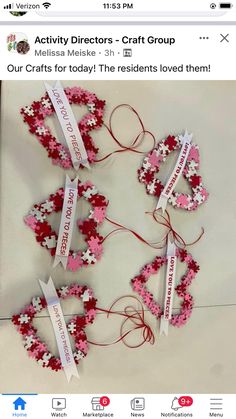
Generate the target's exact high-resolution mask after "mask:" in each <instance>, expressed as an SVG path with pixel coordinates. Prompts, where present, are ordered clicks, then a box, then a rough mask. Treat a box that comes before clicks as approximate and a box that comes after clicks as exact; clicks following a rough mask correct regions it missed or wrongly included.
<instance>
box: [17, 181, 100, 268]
mask: <svg viewBox="0 0 236 419" xmlns="http://www.w3.org/2000/svg"><path fill="white" fill-rule="evenodd" d="M82 197H83V198H85V199H86V201H87V202H89V203H90V204H91V206H92V209H91V210H90V213H89V215H88V217H87V218H85V219H83V220H78V222H77V224H78V228H79V230H80V232H81V233H82V234H83V235H84V236H85V241H86V243H87V245H88V247H87V249H86V250H84V251H80V250H79V251H73V250H70V252H69V256H68V263H67V269H69V270H70V271H73V272H75V271H77V270H78V269H80V268H81V267H82V266H88V265H91V264H95V263H96V262H97V261H98V260H99V259H100V258H101V256H102V250H103V246H102V243H103V237H102V236H101V235H100V234H99V233H98V231H97V228H98V226H99V225H100V224H102V222H103V220H104V218H105V216H106V209H107V205H108V202H107V200H106V198H105V197H104V196H103V195H100V194H99V193H98V191H97V189H96V187H95V186H94V185H93V184H92V183H91V182H89V181H88V182H85V183H81V182H80V181H78V198H77V199H78V200H79V199H80V198H82ZM63 200H64V188H60V189H58V191H56V193H55V194H52V195H50V196H49V197H48V199H46V201H44V202H41V203H40V204H36V205H34V206H33V208H32V209H31V210H30V211H29V214H28V215H27V216H26V217H25V218H24V221H25V223H26V224H27V225H28V226H29V227H30V228H31V229H32V230H33V231H34V232H35V236H36V240H37V242H39V243H40V245H41V246H43V247H45V248H46V249H48V250H49V252H50V253H51V255H52V256H54V255H55V253H56V247H57V239H58V235H57V233H56V232H55V231H53V229H52V227H51V225H50V224H49V223H48V221H47V220H46V219H47V216H48V215H49V214H52V213H53V212H56V213H57V212H60V211H61V210H62V207H63Z"/></svg>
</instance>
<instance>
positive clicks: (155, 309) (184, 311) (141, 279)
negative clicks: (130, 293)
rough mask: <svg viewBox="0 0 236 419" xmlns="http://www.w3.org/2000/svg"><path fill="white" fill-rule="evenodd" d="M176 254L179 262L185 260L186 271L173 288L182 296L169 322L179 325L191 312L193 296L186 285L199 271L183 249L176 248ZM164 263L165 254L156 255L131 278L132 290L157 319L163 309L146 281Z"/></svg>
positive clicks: (185, 320) (165, 262)
mask: <svg viewBox="0 0 236 419" xmlns="http://www.w3.org/2000/svg"><path fill="white" fill-rule="evenodd" d="M176 256H177V258H178V259H179V260H180V262H185V263H186V264H187V272H186V273H185V274H184V275H183V276H182V278H181V281H180V283H179V284H178V285H177V286H176V288H175V290H176V292H177V295H178V297H180V298H182V303H181V308H180V313H179V314H173V315H172V318H171V320H170V323H171V324H172V325H173V326H177V327H180V326H183V325H184V324H185V323H186V322H187V320H188V319H189V317H190V316H191V313H192V308H193V297H192V296H191V295H190V294H189V293H188V287H189V286H190V285H191V283H192V281H193V279H194V278H195V276H196V274H197V272H198V271H199V266H198V265H197V263H196V262H195V261H194V260H193V258H192V256H191V255H190V254H189V253H187V252H186V250H184V249H179V248H178V249H177V250H176ZM166 264H167V257H166V256H163V257H162V256H157V257H156V258H155V259H154V260H153V262H151V263H148V264H147V265H145V266H144V267H143V268H142V270H141V273H140V274H139V275H137V276H136V277H135V278H133V279H132V280H131V285H132V288H133V290H134V291H135V292H137V293H138V294H139V295H140V297H141V298H142V300H143V302H144V304H145V305H146V306H147V308H148V309H149V310H150V311H151V313H152V314H153V315H154V316H155V317H156V318H157V319H159V318H160V317H161V316H162V314H163V309H162V307H161V306H160V304H159V303H158V302H157V301H155V299H154V296H153V294H152V293H151V292H149V291H148V289H147V287H146V283H147V281H148V280H149V278H150V277H151V275H154V274H156V273H158V271H159V270H160V268H161V267H162V266H163V265H166Z"/></svg>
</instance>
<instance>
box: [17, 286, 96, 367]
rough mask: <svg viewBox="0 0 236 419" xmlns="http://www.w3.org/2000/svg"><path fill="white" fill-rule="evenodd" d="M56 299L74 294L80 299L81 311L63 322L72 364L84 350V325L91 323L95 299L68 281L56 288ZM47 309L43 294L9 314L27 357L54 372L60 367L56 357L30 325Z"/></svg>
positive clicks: (86, 347) (94, 315)
mask: <svg viewBox="0 0 236 419" xmlns="http://www.w3.org/2000/svg"><path fill="white" fill-rule="evenodd" d="M57 294H58V297H59V299H61V300H65V299H67V298H69V297H75V298H76V299H78V300H81V301H82V302H83V306H84V314H83V315H81V316H75V317H73V318H72V319H71V320H70V321H69V323H68V324H67V329H68V332H69V333H70V335H71V336H72V337H73V338H74V345H75V350H74V353H73V356H74V360H75V363H76V364H79V362H80V361H81V359H83V358H84V357H85V356H86V355H87V353H88V342H87V337H86V333H85V331H84V329H85V327H86V326H88V325H90V324H92V323H93V321H94V319H95V317H96V301H97V300H96V299H95V298H94V296H93V291H92V289H91V288H88V287H87V286H82V285H78V284H72V285H70V286H67V285H65V286H63V287H61V288H59V289H57ZM46 308H47V303H46V299H45V298H43V297H34V298H33V299H32V301H31V303H30V304H28V305H27V306H26V307H25V308H24V309H23V310H22V311H21V312H20V313H19V314H15V315H14V316H13V317H12V322H13V323H14V325H15V326H16V328H17V330H18V332H19V333H20V335H22V337H23V343H24V347H25V349H26V350H27V352H28V354H29V356H30V357H31V358H34V359H35V360H36V361H37V362H38V364H39V365H41V366H42V367H44V368H50V369H52V370H54V371H59V370H61V369H63V367H62V364H61V360H60V358H59V357H56V356H55V355H53V354H52V353H51V352H50V351H49V349H48V347H47V345H46V344H45V343H44V342H42V341H41V339H40V337H39V336H38V334H37V329H36V328H35V326H34V325H33V320H34V318H35V317H36V315H38V314H39V313H41V312H42V311H43V310H44V309H46Z"/></svg>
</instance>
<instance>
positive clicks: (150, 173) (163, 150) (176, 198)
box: [138, 135, 208, 211]
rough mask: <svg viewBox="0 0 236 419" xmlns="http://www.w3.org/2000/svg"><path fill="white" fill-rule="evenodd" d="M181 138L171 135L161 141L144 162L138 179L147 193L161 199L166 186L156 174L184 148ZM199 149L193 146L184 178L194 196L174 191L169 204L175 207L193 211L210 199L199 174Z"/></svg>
mask: <svg viewBox="0 0 236 419" xmlns="http://www.w3.org/2000/svg"><path fill="white" fill-rule="evenodd" d="M180 137H181V136H176V137H174V136H171V135H169V136H168V137H167V138H165V139H164V140H162V141H160V142H159V143H158V145H157V147H155V148H154V149H153V150H152V151H151V152H150V153H149V154H148V155H147V156H146V157H145V158H144V160H143V163H142V167H141V168H140V169H139V170H138V179H139V181H140V182H142V183H144V184H145V186H146V190H147V193H148V194H150V195H154V196H157V197H159V196H160V195H161V193H162V191H163V189H164V185H163V183H162V182H161V180H160V179H158V178H157V177H156V174H157V173H158V172H159V171H160V167H161V164H162V163H163V162H164V161H166V159H167V157H168V156H169V154H170V153H171V152H173V151H174V150H179V149H180V148H181V146H182V143H181V139H180ZM199 163H200V158H199V147H198V146H197V145H196V144H192V146H191V149H190V152H189V155H188V157H187V162H186V165H185V168H184V171H183V176H184V178H185V179H186V180H187V182H188V183H189V186H190V188H191V190H192V194H184V193H179V192H175V191H173V192H172V194H171V196H170V198H169V199H168V202H169V203H170V204H172V205H173V207H177V208H182V209H185V210H188V211H192V210H195V209H197V208H198V206H199V205H201V204H203V202H205V201H206V200H207V198H208V193H207V191H206V189H205V188H204V186H203V184H202V177H201V176H200V175H199V174H198V169H199Z"/></svg>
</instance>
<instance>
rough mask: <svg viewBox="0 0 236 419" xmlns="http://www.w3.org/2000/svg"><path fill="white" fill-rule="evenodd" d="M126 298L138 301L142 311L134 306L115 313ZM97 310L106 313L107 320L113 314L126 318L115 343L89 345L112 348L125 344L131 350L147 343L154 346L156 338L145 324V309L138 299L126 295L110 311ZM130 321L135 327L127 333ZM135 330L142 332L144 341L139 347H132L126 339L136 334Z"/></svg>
mask: <svg viewBox="0 0 236 419" xmlns="http://www.w3.org/2000/svg"><path fill="white" fill-rule="evenodd" d="M124 298H132V299H133V300H135V301H137V302H138V303H139V305H140V310H138V309H136V308H135V307H134V306H132V305H131V306H127V307H125V308H124V312H121V311H113V310H112V308H113V307H114V306H115V305H116V304H117V303H118V302H119V301H121V300H123V299H124ZM97 310H98V311H101V312H102V313H106V314H107V318H109V316H110V315H111V314H116V315H118V316H122V317H124V320H123V321H122V323H121V326H120V336H119V338H117V339H116V340H115V341H113V342H110V343H98V342H92V341H88V343H89V344H91V345H95V346H111V345H115V344H116V343H119V342H123V344H124V345H125V346H126V347H127V348H131V349H134V348H140V347H141V346H142V345H144V343H146V342H148V343H150V344H151V345H154V343H155V337H154V334H153V331H152V329H151V327H150V326H149V325H148V324H147V323H146V322H145V314H144V308H143V305H142V303H141V302H140V301H139V299H138V298H136V297H134V296H132V295H126V296H124V297H120V298H118V299H117V300H115V301H114V303H113V304H112V305H111V307H110V308H109V309H108V310H105V309H102V308H99V307H97ZM129 321H130V322H131V323H132V324H133V327H132V328H131V329H129V330H128V331H126V332H125V331H124V329H125V326H126V324H127V323H128V322H129ZM135 330H140V331H142V341H141V342H140V343H138V344H137V345H131V344H129V343H128V342H127V341H126V337H127V336H128V335H130V334H131V333H132V332H134V331H135Z"/></svg>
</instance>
